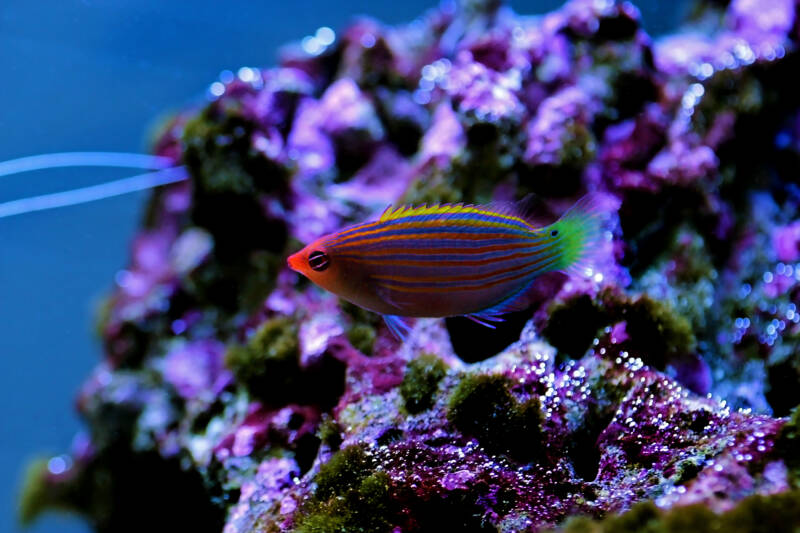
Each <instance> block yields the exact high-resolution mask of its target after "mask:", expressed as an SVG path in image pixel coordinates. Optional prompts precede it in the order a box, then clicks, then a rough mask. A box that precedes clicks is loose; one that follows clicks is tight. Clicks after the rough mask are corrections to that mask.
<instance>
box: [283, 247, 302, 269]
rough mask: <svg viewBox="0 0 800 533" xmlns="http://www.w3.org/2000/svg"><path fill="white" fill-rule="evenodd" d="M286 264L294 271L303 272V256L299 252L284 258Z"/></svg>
mask: <svg viewBox="0 0 800 533" xmlns="http://www.w3.org/2000/svg"><path fill="white" fill-rule="evenodd" d="M286 264H287V265H289V268H291V269H292V270H294V271H295V272H300V273H301V274H302V273H303V271H302V270H301V269H302V267H303V258H302V257H301V254H300V252H297V253H296V254H292V255H290V256H289V258H288V259H287V260H286Z"/></svg>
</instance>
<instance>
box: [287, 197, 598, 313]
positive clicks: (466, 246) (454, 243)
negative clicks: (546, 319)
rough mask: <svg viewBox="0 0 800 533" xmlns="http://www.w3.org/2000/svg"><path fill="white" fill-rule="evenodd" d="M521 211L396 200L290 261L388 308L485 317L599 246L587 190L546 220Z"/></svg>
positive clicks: (330, 285) (372, 306)
mask: <svg viewBox="0 0 800 533" xmlns="http://www.w3.org/2000/svg"><path fill="white" fill-rule="evenodd" d="M519 212H520V210H519V209H518V208H517V207H515V206H505V207H502V206H496V205H491V204H490V205H483V206H481V205H462V204H443V205H434V206H420V207H399V208H395V209H392V208H391V207H390V208H389V209H387V210H386V211H385V212H384V213H383V215H382V216H381V217H380V218H379V219H378V220H376V221H373V222H365V223H362V224H358V225H355V226H351V227H349V228H345V229H343V230H340V231H338V232H336V233H333V234H330V235H326V236H324V237H321V238H319V239H317V240H316V241H314V242H312V243H311V244H309V245H308V246H306V247H305V248H303V249H302V250H301V251H299V252H297V253H296V254H294V255H292V256H291V257H289V260H288V263H289V266H290V267H291V268H292V269H294V270H296V271H297V272H299V273H301V274H303V275H305V276H307V277H308V278H309V279H310V280H311V281H313V282H314V283H316V284H317V285H319V286H320V287H322V288H324V289H327V290H329V291H331V292H333V293H335V294H337V295H339V296H340V297H342V298H344V299H345V300H348V301H350V302H352V303H354V304H356V305H359V306H361V307H364V308H366V309H369V310H371V311H374V312H376V313H380V314H383V315H384V316H389V317H448V316H458V315H465V316H468V317H470V318H473V319H475V320H477V321H480V322H482V323H485V322H486V321H487V320H488V321H492V320H497V319H498V318H497V317H499V315H502V314H503V313H507V312H510V311H514V310H516V309H518V308H520V306H524V298H523V297H524V296H525V294H526V293H527V291H528V289H529V288H530V286H531V285H532V283H533V282H534V280H535V279H536V278H537V277H538V276H540V275H541V274H543V273H545V272H551V271H558V270H560V271H570V272H575V271H578V270H582V269H584V270H585V269H586V268H587V266H588V264H589V262H590V261H591V258H592V255H593V253H594V251H595V249H596V248H597V244H598V239H599V237H600V234H601V231H600V218H599V216H598V212H597V209H596V208H595V206H594V203H593V202H592V201H591V199H589V198H584V199H582V200H581V201H579V202H578V203H577V204H576V205H575V206H574V207H573V208H572V209H570V210H569V211H568V212H567V213H566V214H565V215H564V216H563V217H562V218H561V219H559V220H558V221H556V222H555V223H553V224H550V225H548V226H544V227H536V226H534V225H533V224H531V223H530V222H528V221H527V220H526V219H525V218H524V216H522V215H520V214H519ZM390 325H393V324H391V322H390ZM393 329H394V328H393Z"/></svg>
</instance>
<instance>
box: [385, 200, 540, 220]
mask: <svg viewBox="0 0 800 533" xmlns="http://www.w3.org/2000/svg"><path fill="white" fill-rule="evenodd" d="M534 205H535V202H534V201H533V195H530V194H529V195H527V196H526V197H525V198H523V199H522V200H520V201H518V202H491V203H488V204H464V203H457V204H434V205H430V206H429V205H427V204H422V205H418V206H414V205H401V206H398V207H393V206H391V205H390V206H389V207H387V208H386V210H385V211H384V212H383V214H381V216H380V218H379V219H378V222H388V221H392V220H401V219H403V218H406V217H412V216H424V215H430V216H436V215H449V214H457V213H465V214H477V215H480V214H484V215H502V216H505V217H508V218H510V219H513V220H515V221H516V222H519V223H522V224H525V225H527V226H530V227H531V228H534V227H535V226H536V225H537V224H535V223H534V222H533V221H532V220H531V219H532V218H534V217H532V216H531V213H532V212H533V206H534ZM534 220H535V218H534Z"/></svg>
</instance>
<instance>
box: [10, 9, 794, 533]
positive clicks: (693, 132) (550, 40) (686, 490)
mask: <svg viewBox="0 0 800 533" xmlns="http://www.w3.org/2000/svg"><path fill="white" fill-rule="evenodd" d="M798 8H800V4H798V3H797V2H795V1H793V0H768V1H765V0H760V1H754V0H732V1H730V2H727V1H715V2H708V3H702V4H698V5H697V6H696V8H695V9H694V10H693V11H692V14H691V16H690V18H689V19H688V20H687V22H686V25H685V26H684V27H683V28H682V29H681V30H680V31H679V32H677V33H674V34H672V35H668V36H663V37H660V38H658V39H651V38H650V37H649V36H648V35H647V34H646V33H645V32H644V30H643V29H642V26H641V20H640V15H639V13H638V10H637V9H636V8H635V7H634V6H633V5H632V4H630V3H628V2H614V1H611V0H571V1H569V2H568V3H566V4H565V5H564V6H563V7H562V8H561V9H559V10H556V11H554V12H552V13H549V14H546V15H543V16H536V17H528V16H525V17H523V16H519V15H517V14H515V13H514V12H512V11H511V10H510V9H509V8H506V7H503V6H501V5H500V4H499V3H498V2H494V1H483V2H481V1H463V2H461V3H459V4H456V3H445V4H444V5H443V6H442V7H441V8H440V9H438V10H434V11H432V12H430V13H427V14H426V15H424V16H423V17H421V18H420V19H418V20H416V21H414V22H413V23H411V24H409V25H406V26H399V27H389V26H385V25H382V24H380V23H378V22H376V21H373V20H369V19H364V20H360V21H358V22H356V23H355V24H354V25H353V26H352V27H351V28H349V29H347V30H345V31H344V32H343V33H342V34H341V35H340V36H338V37H337V36H336V35H335V34H334V32H333V31H331V30H330V29H328V28H321V29H320V30H319V31H318V32H317V33H316V35H313V36H309V37H307V38H306V39H304V40H303V41H302V45H296V46H290V47H287V48H286V49H284V50H283V51H282V54H281V61H280V64H279V65H278V66H277V67H275V68H271V69H264V70H262V69H255V68H249V67H243V68H241V69H239V70H238V71H237V72H235V73H233V72H227V71H226V72H224V73H223V74H222V75H221V77H220V79H219V80H218V81H215V82H214V83H213V84H211V86H210V88H209V92H208V98H209V102H208V104H207V105H206V106H205V107H202V108H197V109H190V110H186V111H185V112H182V113H181V114H179V115H178V116H176V117H175V118H174V119H172V120H171V121H170V122H169V123H168V124H166V125H165V126H164V127H163V128H162V130H161V133H160V134H159V136H158V138H157V139H155V140H154V143H153V146H154V151H155V152H156V153H158V154H159V155H163V156H167V157H171V158H173V159H174V160H175V164H176V165H183V166H185V168H186V169H187V171H188V172H189V175H190V176H191V179H190V180H189V181H188V182H185V183H179V184H174V185H169V186H167V187H164V188H162V189H159V190H158V191H155V192H154V193H153V196H152V199H151V200H150V204H149V207H148V210H147V213H146V217H145V220H144V222H143V228H142V229H141V231H140V233H139V234H138V236H137V237H136V238H135V240H134V242H133V244H132V249H131V260H130V265H129V266H128V267H127V268H126V269H125V270H123V271H121V272H120V273H119V274H118V275H117V277H116V280H115V282H116V283H115V286H114V288H113V291H112V293H111V295H110V297H109V298H108V300H107V303H106V304H105V305H104V306H103V309H102V312H101V316H100V321H99V322H100V323H99V331H100V334H101V337H102V340H103V346H104V351H105V358H104V360H103V361H102V362H101V363H100V364H99V365H98V367H97V369H96V370H95V371H94V372H92V374H91V375H90V376H89V378H88V379H87V381H86V383H85V385H84V386H83V387H82V389H81V391H80V393H79V395H78V398H77V409H78V412H79V413H80V415H81V416H82V417H83V419H84V421H85V423H86V427H87V430H86V432H85V433H82V434H81V435H79V436H78V437H76V439H75V444H74V446H73V449H72V450H71V452H70V453H67V454H64V455H59V456H55V457H52V458H46V459H42V460H40V461H37V462H34V463H32V464H31V466H30V468H29V471H28V475H27V478H26V483H25V485H24V488H23V491H22V500H21V514H22V518H23V520H25V521H30V520H32V519H34V518H35V517H36V516H37V515H38V514H40V513H41V512H42V511H43V510H46V509H48V508H58V509H66V510H72V511H76V512H79V513H81V514H82V515H84V516H85V517H86V518H87V520H88V521H89V522H90V523H91V525H92V526H93V527H94V528H95V529H96V530H97V531H100V532H115V533H119V532H126V531H143V530H147V531H195V532H206V531H208V532H212V531H215V532H219V531H223V532H224V533H256V532H263V533H279V532H285V533H290V532H291V533H314V532H319V533H322V532H326V533H331V532H363V533H369V532H375V533H381V532H386V533H400V532H409V533H410V532H431V531H437V532H438V531H500V532H504V533H505V532H538V531H563V532H577V531H590V532H606V531H608V532H611V531H614V532H637V531H647V532H661V531H665V532H666V531H674V532H678V531H698V532H704V531H709V532H711V531H741V532H746V531H771V532H772V531H795V530H796V528H798V527H800V511H798V509H800V451H799V450H800V429H798V428H799V427H800V410H799V409H795V406H797V405H798V404H800V355H799V352H798V348H797V347H798V343H799V342H800V308H798V305H800V188H798V185H797V183H798V178H797V173H798V170H800V77H798V76H797V72H798V68H800V53H799V52H798V44H799V42H800V25H798V22H797V21H798V17H797V11H798ZM587 192H592V193H593V194H594V195H595V197H596V199H597V202H598V205H600V206H601V208H602V210H603V211H605V212H606V218H607V224H606V227H605V229H604V236H605V238H604V240H603V242H602V243H601V244H600V246H601V250H602V252H603V253H602V254H600V255H601V256H602V260H600V261H598V262H597V264H596V265H595V267H594V269H593V271H592V272H591V273H590V275H589V276H588V277H586V278H578V277H571V278H568V277H567V276H565V275H561V274H550V275H547V276H543V277H542V278H541V280H540V281H539V282H538V283H537V284H536V286H535V288H534V291H533V292H532V294H531V295H530V308H529V309H527V310H525V311H520V312H515V313H512V314H510V315H507V316H506V317H505V318H506V320H505V321H504V322H502V323H499V324H497V328H496V329H494V330H490V329H486V328H483V327H482V326H480V325H478V324H474V323H472V322H470V321H468V320H465V319H463V318H447V319H442V320H433V319H419V320H416V322H415V323H414V325H413V328H412V330H411V333H410V334H409V336H408V337H407V339H405V340H404V341H399V340H397V339H396V338H395V337H394V336H393V335H392V334H391V332H390V331H389V330H388V329H387V327H386V326H385V325H384V323H383V321H382V320H381V318H380V317H378V316H376V315H374V314H372V313H370V312H367V311H365V310H363V309H360V308H358V307H356V306H354V305H352V304H349V303H347V302H344V301H339V300H338V299H337V298H336V297H335V296H333V295H331V294H329V293H325V292H323V291H321V290H319V289H318V288H316V287H315V286H313V285H311V284H310V283H308V282H307V281H306V280H304V279H302V278H301V277H299V276H298V275H296V274H295V273H294V272H292V271H291V270H289V269H288V268H287V267H286V266H285V260H286V257H287V256H288V255H289V254H290V253H292V252H294V251H296V250H297V249H299V248H300V247H301V246H302V245H303V244H305V243H307V242H309V241H311V240H313V239H315V238H318V237H319V236H321V235H323V234H326V233H329V232H331V231H334V230H336V229H338V228H340V227H342V226H343V225H346V224H349V223H354V222H357V221H361V220H364V219H367V218H369V217H374V216H377V215H378V214H379V213H380V212H381V210H382V209H384V208H385V207H386V206H387V205H388V204H390V203H394V204H398V203H425V202H427V203H436V202H489V201H502V202H509V201H514V200H519V199H522V198H525V197H527V198H528V200H526V203H527V204H528V210H529V212H530V216H531V219H532V220H534V221H537V222H539V221H543V222H544V221H552V220H553V218H554V217H556V216H558V215H559V214H560V213H561V212H563V211H564V210H565V209H566V208H568V207H569V206H570V205H572V203H573V202H574V201H575V200H576V199H577V198H579V197H580V196H581V195H583V194H585V193H587ZM531 193H533V195H532V196H531Z"/></svg>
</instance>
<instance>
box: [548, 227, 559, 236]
mask: <svg viewBox="0 0 800 533" xmlns="http://www.w3.org/2000/svg"><path fill="white" fill-rule="evenodd" d="M550 236H551V237H558V230H557V229H554V230H553V231H551V232H550Z"/></svg>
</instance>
